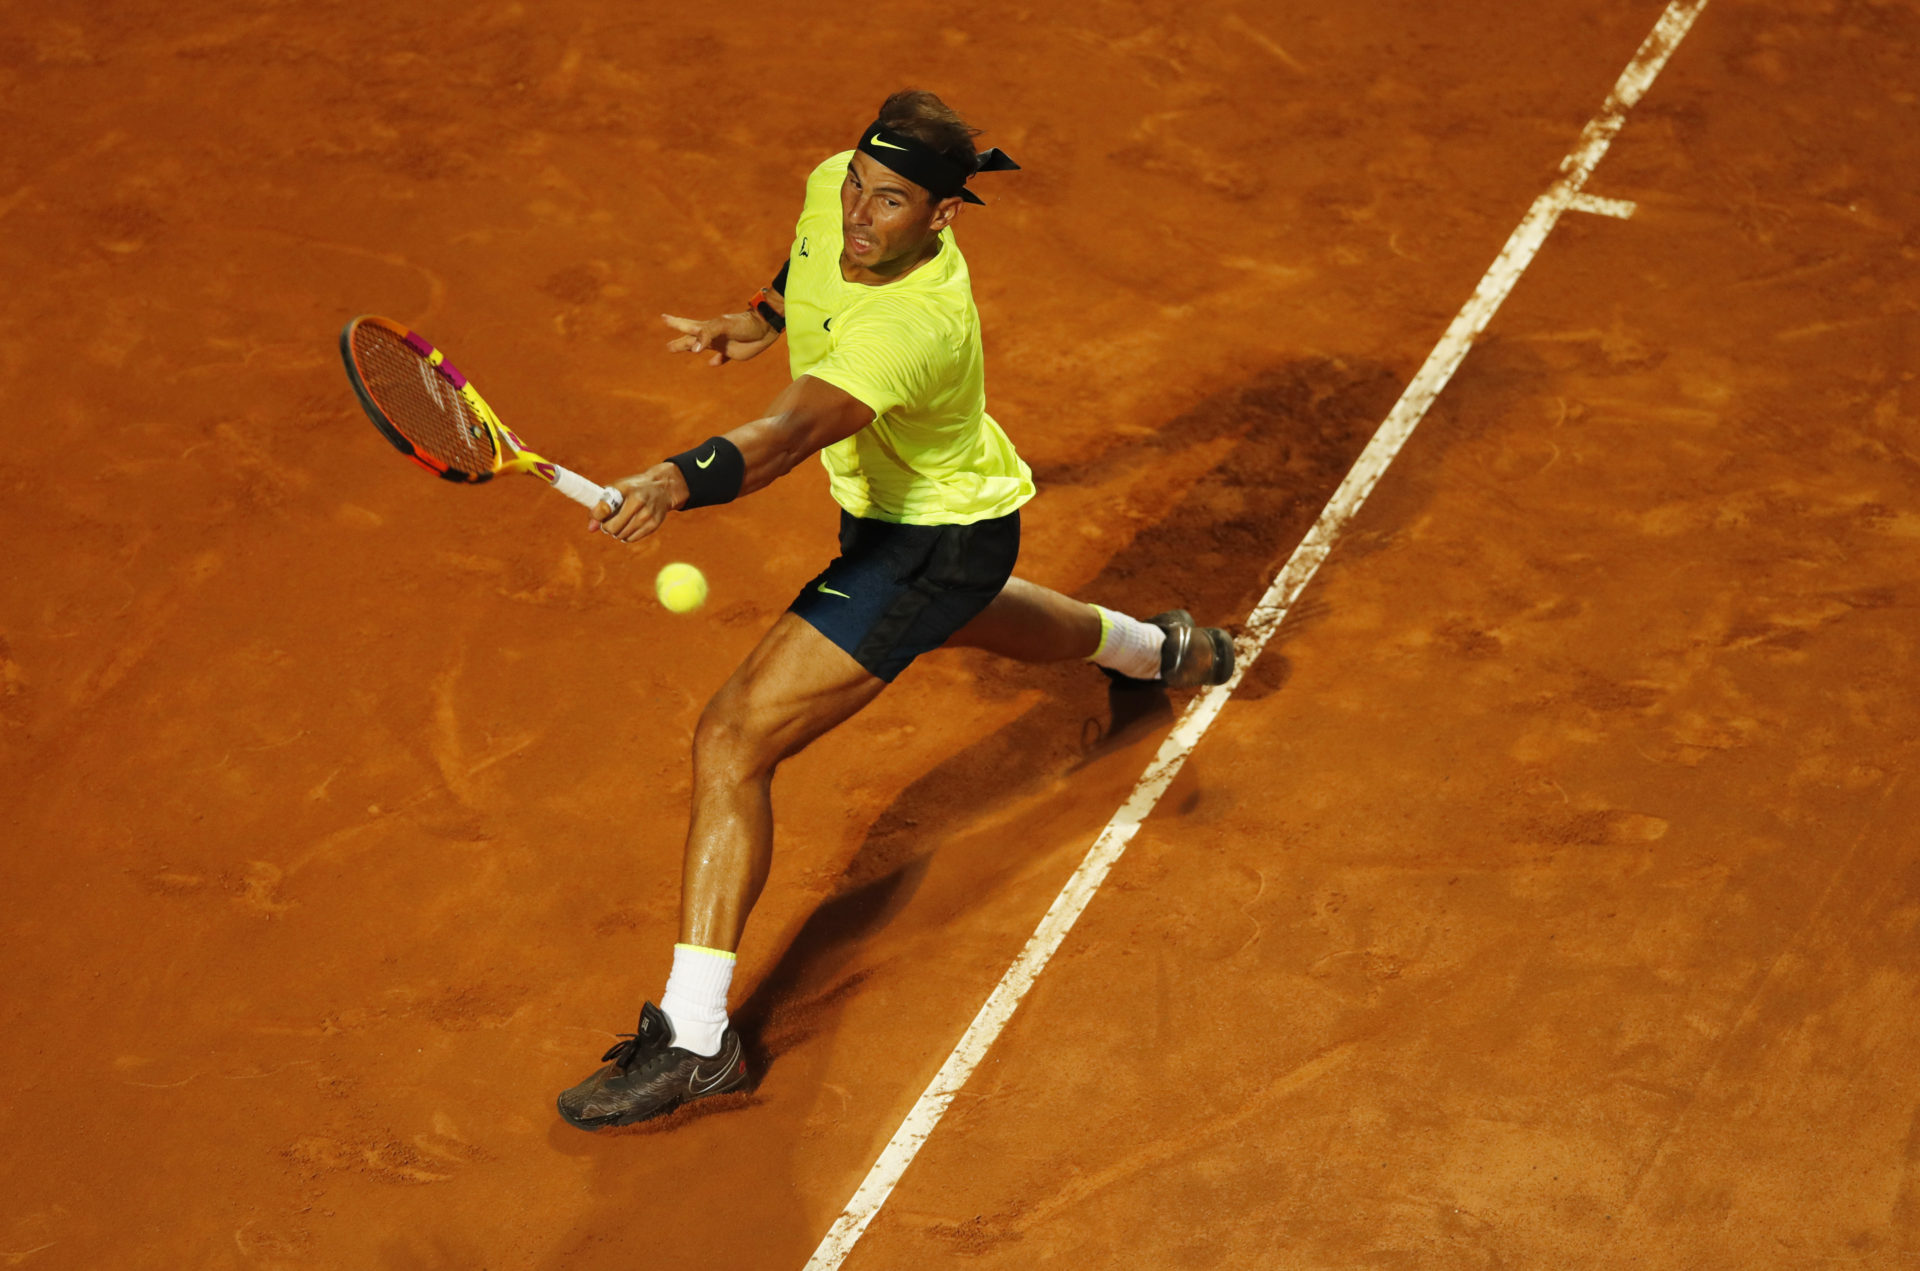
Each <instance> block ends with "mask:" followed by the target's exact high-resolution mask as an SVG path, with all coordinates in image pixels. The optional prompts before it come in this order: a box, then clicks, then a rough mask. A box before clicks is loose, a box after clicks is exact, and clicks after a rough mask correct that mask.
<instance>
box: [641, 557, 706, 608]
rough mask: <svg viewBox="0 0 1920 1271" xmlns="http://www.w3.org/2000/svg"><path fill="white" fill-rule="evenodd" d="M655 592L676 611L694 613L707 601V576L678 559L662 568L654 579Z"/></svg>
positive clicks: (663, 602) (664, 603) (665, 603)
mask: <svg viewBox="0 0 1920 1271" xmlns="http://www.w3.org/2000/svg"><path fill="white" fill-rule="evenodd" d="M653 593H654V595H656V596H658V597H660V603H661V604H663V605H665V606H666V607H667V608H669V609H671V610H673V611H674V612H675V613H692V612H693V611H694V610H695V609H698V608H699V607H700V606H701V605H704V604H706V603H707V576H706V575H705V574H703V573H701V572H700V571H699V570H698V569H695V568H694V567H693V566H692V565H689V564H687V563H686V562H685V561H680V560H677V561H675V562H673V564H671V565H667V566H664V567H662V568H661V570H660V576H659V577H657V578H655V579H654V580H653Z"/></svg>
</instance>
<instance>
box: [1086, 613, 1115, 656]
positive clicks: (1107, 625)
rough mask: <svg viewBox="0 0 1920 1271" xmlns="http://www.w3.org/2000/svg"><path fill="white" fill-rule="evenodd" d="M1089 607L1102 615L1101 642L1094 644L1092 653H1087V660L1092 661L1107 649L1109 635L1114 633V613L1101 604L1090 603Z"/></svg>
mask: <svg viewBox="0 0 1920 1271" xmlns="http://www.w3.org/2000/svg"><path fill="white" fill-rule="evenodd" d="M1087 608H1089V609H1091V610H1093V611H1094V612H1095V613H1097V614H1099V615H1100V643H1098V644H1096V645H1094V646H1093V652H1092V653H1089V654H1087V661H1089V662H1091V661H1093V660H1094V659H1095V658H1097V657H1099V656H1100V655H1101V654H1102V653H1105V652H1106V651H1107V637H1108V636H1110V635H1112V634H1113V615H1112V614H1110V613H1108V612H1107V611H1106V610H1105V609H1102V608H1101V607H1100V606H1099V605H1095V604H1089V605H1088V606H1087Z"/></svg>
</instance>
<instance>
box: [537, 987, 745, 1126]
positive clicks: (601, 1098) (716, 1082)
mask: <svg viewBox="0 0 1920 1271" xmlns="http://www.w3.org/2000/svg"><path fill="white" fill-rule="evenodd" d="M621 1036H622V1037H623V1038H624V1039H625V1040H623V1041H621V1042H618V1043H616V1044H615V1045H614V1047H613V1049H611V1050H609V1051H608V1052H607V1053H606V1054H604V1055H602V1056H600V1058H601V1060H602V1062H603V1063H605V1064H606V1066H605V1067H603V1068H601V1069H600V1070H599V1071H598V1072H596V1073H594V1074H593V1075H592V1076H591V1077H588V1078H587V1079H586V1080H585V1081H583V1082H581V1083H580V1084H579V1085H577V1086H575V1087H573V1089H571V1090H567V1091H564V1092H562V1094H561V1095H560V1098H559V1100H558V1104H559V1108H560V1116H561V1117H562V1118H563V1119H564V1120H565V1121H566V1123H567V1124H568V1125H571V1126H575V1127H577V1128H579V1129H582V1130H604V1129H606V1128H608V1127H609V1126H615V1125H632V1124H634V1123H635V1122H638V1121H649V1120H652V1119H653V1118H654V1117H660V1116H665V1115H666V1114H667V1113H669V1112H672V1111H673V1110H674V1109H675V1108H678V1107H679V1106H680V1105H682V1104H684V1103H690V1102H692V1101H693V1100H695V1099H705V1098H707V1097H708V1096H710V1095H716V1094H726V1093H728V1092H729V1091H733V1090H739V1089H741V1088H743V1087H744V1086H746V1084H747V1082H748V1080H749V1075H748V1072H747V1056H746V1053H745V1051H744V1050H742V1048H741V1046H740V1034H738V1033H736V1032H734V1031H733V1029H731V1028H729V1029H727V1031H726V1032H725V1033H723V1034H721V1037H720V1049H719V1050H718V1051H717V1052H716V1053H714V1054H711V1055H696V1054H694V1053H693V1052H692V1051H690V1050H683V1049H682V1048H680V1047H678V1046H676V1045H674V1044H673V1023H672V1021H670V1020H669V1019H668V1018H667V1016H666V1012H664V1011H662V1010H661V1009H660V1008H659V1007H657V1006H655V1005H654V1004H653V1003H652V1002H648V1003H646V1004H645V1005H644V1006H642V1007H641V1008H640V1024H639V1031H638V1032H637V1033H622V1034H621Z"/></svg>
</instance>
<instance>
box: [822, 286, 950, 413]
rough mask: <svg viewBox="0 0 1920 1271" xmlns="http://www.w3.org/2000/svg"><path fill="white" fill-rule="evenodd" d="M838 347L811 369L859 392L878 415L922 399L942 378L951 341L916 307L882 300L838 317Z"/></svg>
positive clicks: (860, 396)
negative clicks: (943, 360)
mask: <svg viewBox="0 0 1920 1271" xmlns="http://www.w3.org/2000/svg"><path fill="white" fill-rule="evenodd" d="M834 326H835V328H836V329H835V330H834V332H833V336H834V342H833V349H832V351H831V352H829V353H828V354H827V356H826V357H825V358H824V359H822V360H821V361H820V363H819V364H818V365H816V366H814V367H813V369H812V370H810V371H809V372H808V374H810V375H812V376H813V377H814V378H815V379H820V380H825V381H826V382H827V383H829V384H832V385H834V386H835V387H837V388H843V389H845V390H846V391H847V392H849V393H851V394H853V396H854V397H856V398H858V399H859V400H860V402H861V403H862V404H863V405H865V406H867V407H868V408H869V409H871V410H872V411H873V414H874V418H876V419H878V418H879V417H880V416H882V415H884V414H886V413H887V412H888V411H890V410H894V409H897V408H898V407H901V406H906V405H910V404H913V403H916V402H920V401H922V399H923V398H925V397H926V396H927V394H928V392H929V391H930V390H931V388H932V387H933V386H934V385H935V384H937V383H939V382H940V368H941V362H942V359H943V358H944V357H945V356H946V348H945V343H944V342H943V341H942V340H941V339H940V334H939V332H938V331H937V330H936V329H935V326H934V323H933V321H932V320H931V318H930V317H929V316H928V315H927V314H925V313H921V312H917V311H916V309H915V308H914V307H913V306H910V305H902V304H894V303H889V302H886V301H880V300H876V301H875V302H873V303H869V304H864V305H861V306H859V307H858V308H856V309H853V310H851V311H845V312H842V313H841V314H840V315H839V316H838V317H836V318H835V319H834Z"/></svg>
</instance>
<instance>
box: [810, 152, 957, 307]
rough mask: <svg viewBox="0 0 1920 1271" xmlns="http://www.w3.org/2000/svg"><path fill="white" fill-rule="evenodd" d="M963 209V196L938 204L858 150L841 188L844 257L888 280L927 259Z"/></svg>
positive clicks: (904, 179) (841, 256)
mask: <svg viewBox="0 0 1920 1271" xmlns="http://www.w3.org/2000/svg"><path fill="white" fill-rule="evenodd" d="M959 208H960V200H959V199H958V198H951V199H941V200H940V201H939V202H935V201H934V198H933V196H932V195H931V194H929V193H928V192H927V190H926V187H924V186H919V185H915V184H914V183H913V182H911V181H909V180H907V179H906V178H905V177H903V176H901V175H900V174H899V173H897V172H895V171H894V170H893V169H892V168H889V167H887V166H886V165H885V164H884V163H881V162H879V161H878V160H876V159H875V158H874V157H873V156H872V155H869V154H866V153H864V152H862V151H858V150H856V151H855V152H854V155H853V161H852V162H851V163H849V164H848V165H847V179H846V180H845V181H843V182H841V184H840V232H841V235H842V237H843V238H844V240H845V246H844V247H843V248H842V250H841V254H840V259H841V261H842V262H843V263H845V264H848V265H852V266H854V267H856V268H859V269H864V270H867V271H869V272H871V273H875V274H879V275H881V276H883V277H886V276H891V275H893V274H897V273H900V272H901V271H902V270H905V269H909V268H911V267H912V266H914V265H916V264H918V263H919V262H920V261H921V260H922V259H923V258H924V257H925V255H926V252H927V245H928V243H929V242H930V241H931V240H932V239H933V238H934V237H935V236H936V235H938V234H939V233H940V231H941V230H943V229H945V228H946V227H947V226H948V225H949V224H951V223H952V221H953V217H954V213H955V212H957V211H958V210H959Z"/></svg>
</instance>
